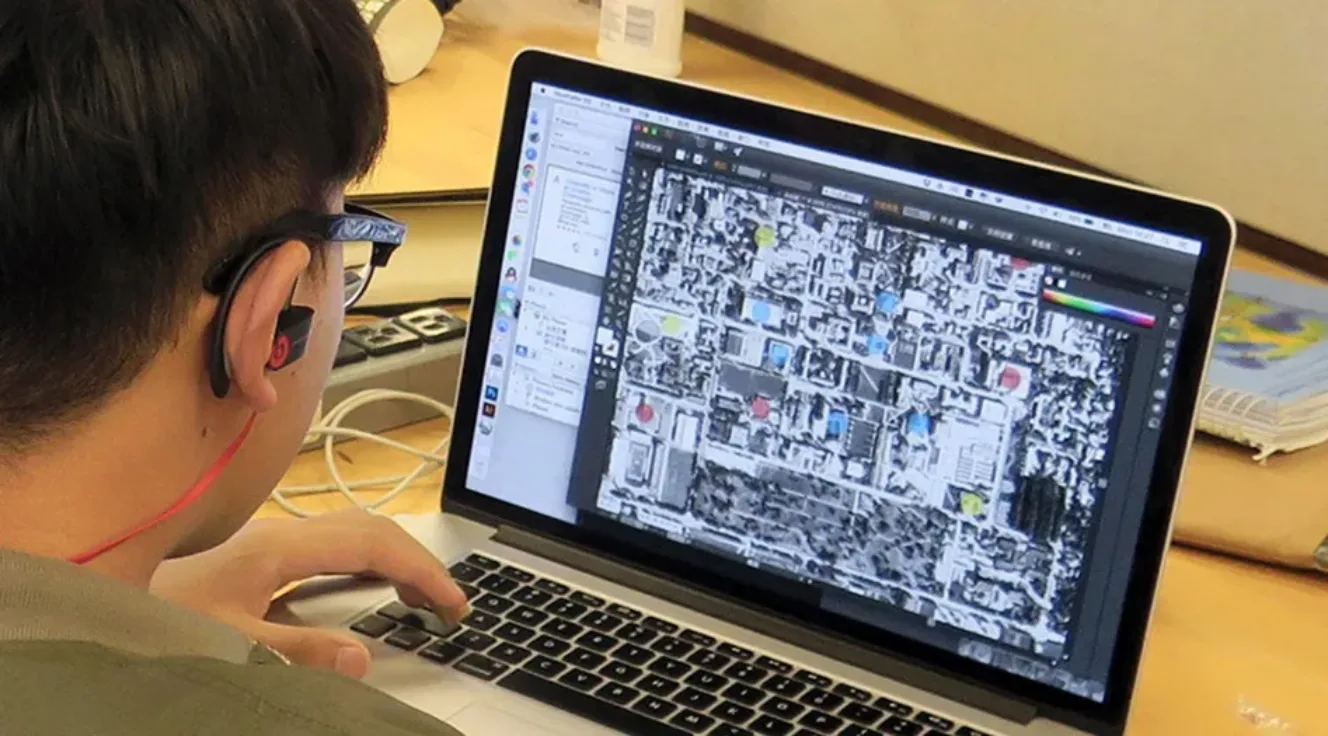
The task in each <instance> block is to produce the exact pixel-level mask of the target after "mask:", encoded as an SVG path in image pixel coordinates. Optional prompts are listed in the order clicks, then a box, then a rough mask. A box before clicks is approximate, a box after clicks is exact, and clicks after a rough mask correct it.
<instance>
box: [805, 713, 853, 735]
mask: <svg viewBox="0 0 1328 736" xmlns="http://www.w3.org/2000/svg"><path fill="white" fill-rule="evenodd" d="M798 724H799V725H801V726H806V727H807V728H810V729H811V730H813V731H820V732H821V733H834V732H835V731H838V730H839V727H840V726H842V725H844V719H843V718H840V717H838V716H832V715H830V714H829V713H826V712H825V711H823V710H810V711H807V713H806V714H805V715H804V716H803V717H802V718H799V719H798Z"/></svg>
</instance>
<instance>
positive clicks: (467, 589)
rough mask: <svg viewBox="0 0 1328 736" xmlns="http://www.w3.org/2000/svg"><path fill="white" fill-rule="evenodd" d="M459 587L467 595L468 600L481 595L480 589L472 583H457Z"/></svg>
mask: <svg viewBox="0 0 1328 736" xmlns="http://www.w3.org/2000/svg"><path fill="white" fill-rule="evenodd" d="M457 587H458V588H460V589H461V594H462V595H464V596H466V600H468V601H473V600H475V599H476V598H479V597H480V589H479V588H476V587H475V586H473V585H471V584H470V583H457Z"/></svg>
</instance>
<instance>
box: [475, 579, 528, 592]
mask: <svg viewBox="0 0 1328 736" xmlns="http://www.w3.org/2000/svg"><path fill="white" fill-rule="evenodd" d="M475 585H476V587H478V588H479V589H481V590H487V591H489V592H490V593H497V594H498V595H507V594H508V593H511V592H512V591H514V590H516V589H517V588H520V587H521V583H518V582H517V581H515V580H513V579H511V578H505V577H503V576H502V575H497V574H494V575H490V576H488V577H486V578H484V579H483V580H481V581H479V582H478V583H476V584H475Z"/></svg>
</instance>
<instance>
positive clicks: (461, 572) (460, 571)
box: [448, 562, 486, 583]
mask: <svg viewBox="0 0 1328 736" xmlns="http://www.w3.org/2000/svg"><path fill="white" fill-rule="evenodd" d="M448 572H450V573H452V579H453V580H455V581H457V582H458V583H474V582H477V581H479V580H480V579H481V578H483V577H484V576H485V574H486V573H485V572H484V571H483V570H481V569H480V568H478V567H475V566H474V565H467V564H466V563H464V562H458V563H457V564H455V565H453V566H452V567H451V569H450V570H448Z"/></svg>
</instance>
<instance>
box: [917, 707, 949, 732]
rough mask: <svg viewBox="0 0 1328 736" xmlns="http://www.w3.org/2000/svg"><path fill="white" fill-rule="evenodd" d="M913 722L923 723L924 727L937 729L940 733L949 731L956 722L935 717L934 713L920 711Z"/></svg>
mask: <svg viewBox="0 0 1328 736" xmlns="http://www.w3.org/2000/svg"><path fill="white" fill-rule="evenodd" d="M913 720H915V721H917V722H918V723H921V724H922V725H924V726H930V727H931V728H935V729H937V730H940V731H949V730H950V729H952V728H954V726H955V724H954V721H952V720H950V719H949V718H942V717H941V716H938V715H935V714H933V713H928V712H927V711H925V710H920V711H918V714H917V715H915V716H913Z"/></svg>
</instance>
